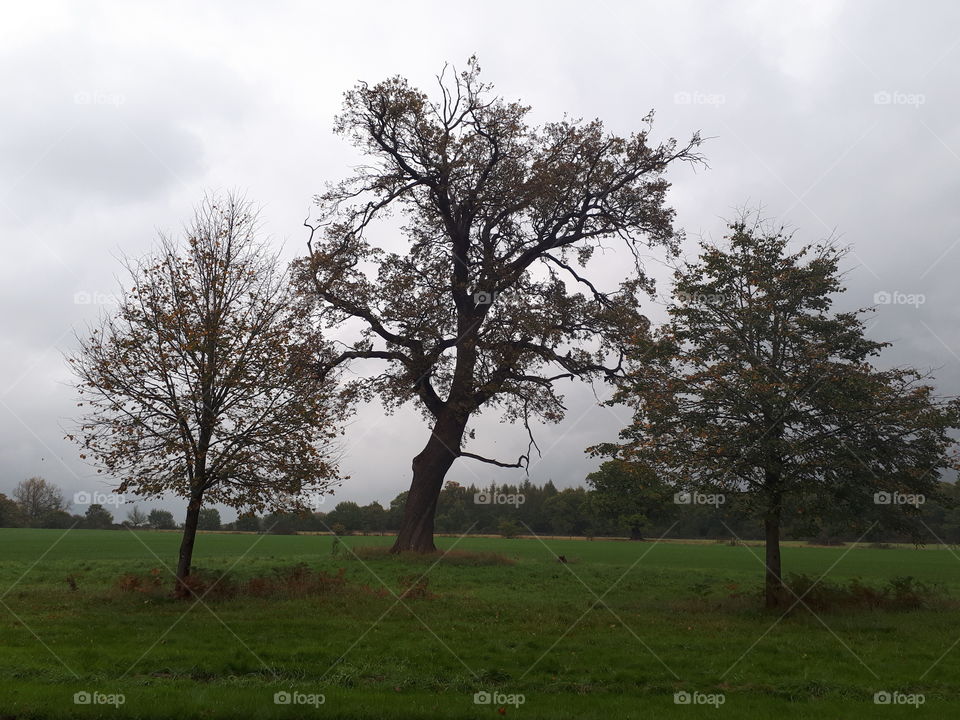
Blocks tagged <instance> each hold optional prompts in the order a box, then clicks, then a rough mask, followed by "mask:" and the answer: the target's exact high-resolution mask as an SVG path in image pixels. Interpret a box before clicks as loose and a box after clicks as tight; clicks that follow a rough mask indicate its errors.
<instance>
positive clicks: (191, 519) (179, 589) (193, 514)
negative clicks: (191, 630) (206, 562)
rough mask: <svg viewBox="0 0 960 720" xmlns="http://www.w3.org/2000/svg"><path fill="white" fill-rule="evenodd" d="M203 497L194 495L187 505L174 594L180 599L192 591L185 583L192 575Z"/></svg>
mask: <svg viewBox="0 0 960 720" xmlns="http://www.w3.org/2000/svg"><path fill="white" fill-rule="evenodd" d="M202 501H203V496H202V495H200V494H197V493H195V494H193V495H192V496H191V497H190V503H189V504H188V505H187V517H186V519H185V520H184V521H183V539H182V540H181V541H180V560H179V562H178V563H177V583H176V588H175V590H174V594H175V595H176V596H177V597H179V598H185V597H189V596H190V589H189V588H188V587H187V585H186V583H185V582H184V581H185V580H186V579H187V576H188V575H190V565H191V563H192V561H193V543H194V541H195V540H196V539H197V524H198V522H199V520H200V505H201V503H202Z"/></svg>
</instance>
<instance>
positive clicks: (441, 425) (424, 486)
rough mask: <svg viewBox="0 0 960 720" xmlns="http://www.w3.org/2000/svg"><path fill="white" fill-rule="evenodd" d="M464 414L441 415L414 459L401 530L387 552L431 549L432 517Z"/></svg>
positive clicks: (455, 452) (455, 453) (463, 424)
mask: <svg viewBox="0 0 960 720" xmlns="http://www.w3.org/2000/svg"><path fill="white" fill-rule="evenodd" d="M466 424H467V418H466V417H463V418H459V417H455V416H451V415H441V416H440V417H439V418H438V419H437V421H436V423H435V424H434V426H433V432H432V433H431V434H430V439H429V440H428V441H427V444H426V446H425V447H424V448H423V450H421V451H420V454H419V455H417V456H416V457H415V458H414V459H413V463H412V467H413V481H412V482H411V484H410V493H409V494H408V495H407V503H406V505H405V506H404V508H403V519H402V520H401V521H400V532H399V533H397V539H396V542H394V544H393V548H392V549H391V550H390V552H393V553H398V552H403V551H406V550H413V551H414V552H422V553H428V552H434V551H435V550H436V549H437V547H436V545H434V544H433V518H434V516H435V515H436V512H437V500H438V498H439V497H440V490H441V489H442V488H443V479H444V477H446V475H447V470H449V469H450V466H451V465H453V461H454V460H456V459H457V457H458V455H459V454H460V441H461V439H462V437H463V430H464V428H465V427H466Z"/></svg>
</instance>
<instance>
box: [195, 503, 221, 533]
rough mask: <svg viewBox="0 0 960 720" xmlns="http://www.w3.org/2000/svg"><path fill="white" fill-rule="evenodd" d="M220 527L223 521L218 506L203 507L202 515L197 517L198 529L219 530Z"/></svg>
mask: <svg viewBox="0 0 960 720" xmlns="http://www.w3.org/2000/svg"><path fill="white" fill-rule="evenodd" d="M220 527H221V523H220V511H219V510H217V509H216V508H203V509H202V510H201V511H200V515H199V516H198V518H197V529H198V530H219V529H220Z"/></svg>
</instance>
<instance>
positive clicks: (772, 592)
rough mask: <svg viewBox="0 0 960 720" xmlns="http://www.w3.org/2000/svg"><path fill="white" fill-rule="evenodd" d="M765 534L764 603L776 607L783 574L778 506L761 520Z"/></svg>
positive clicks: (781, 596)
mask: <svg viewBox="0 0 960 720" xmlns="http://www.w3.org/2000/svg"><path fill="white" fill-rule="evenodd" d="M763 525H764V530H765V534H766V545H767V561H766V568H767V569H766V576H765V582H764V596H765V605H766V607H767V608H768V609H771V608H777V607H779V606H780V605H781V604H782V602H783V576H782V574H781V570H780V507H779V504H778V505H777V507H776V508H775V509H771V510H770V511H769V512H768V513H767V516H766V518H764V521H763Z"/></svg>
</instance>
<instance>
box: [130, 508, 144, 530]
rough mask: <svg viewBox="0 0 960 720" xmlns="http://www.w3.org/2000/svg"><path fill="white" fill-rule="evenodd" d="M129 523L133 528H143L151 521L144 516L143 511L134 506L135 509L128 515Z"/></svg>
mask: <svg viewBox="0 0 960 720" xmlns="http://www.w3.org/2000/svg"><path fill="white" fill-rule="evenodd" d="M127 522H128V523H130V526H131V527H143V526H144V525H146V524H147V523H148V522H149V520H148V519H147V516H146V515H144V514H143V511H141V510H140V508H138V507H137V506H136V505H134V506H133V509H132V510H131V511H130V512H128V513H127Z"/></svg>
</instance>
